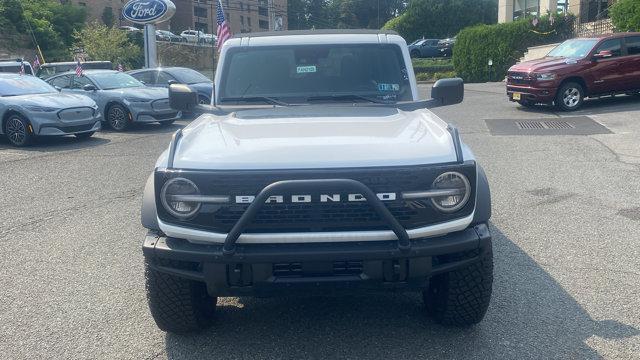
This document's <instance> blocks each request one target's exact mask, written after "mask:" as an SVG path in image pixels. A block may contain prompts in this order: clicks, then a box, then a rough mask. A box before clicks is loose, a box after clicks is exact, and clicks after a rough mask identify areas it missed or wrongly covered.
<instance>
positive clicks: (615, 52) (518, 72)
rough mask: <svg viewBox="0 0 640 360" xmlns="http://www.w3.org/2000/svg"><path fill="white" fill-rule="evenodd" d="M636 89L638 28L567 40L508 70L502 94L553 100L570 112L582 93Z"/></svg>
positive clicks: (529, 102)
mask: <svg viewBox="0 0 640 360" xmlns="http://www.w3.org/2000/svg"><path fill="white" fill-rule="evenodd" d="M639 91H640V33H617V34H612V35H603V36H600V37H594V38H576V39H571V40H567V41H565V42H563V43H562V44H560V45H558V46H557V47H556V48H554V49H553V50H551V52H549V54H547V56H545V57H544V58H542V59H538V60H531V61H525V62H522V63H519V64H516V65H514V66H512V67H511V68H510V69H509V71H508V73H507V96H508V97H509V100H511V101H515V102H518V103H520V104H521V105H523V106H533V105H535V104H538V103H543V104H555V105H556V106H557V107H558V108H560V109H562V110H565V111H572V110H577V109H579V108H580V106H582V104H583V101H584V99H585V98H587V97H599V96H605V95H612V94H622V93H629V94H637V93H638V92H639Z"/></svg>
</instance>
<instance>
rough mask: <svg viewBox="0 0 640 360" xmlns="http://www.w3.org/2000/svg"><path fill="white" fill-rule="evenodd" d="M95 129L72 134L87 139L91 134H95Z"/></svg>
mask: <svg viewBox="0 0 640 360" xmlns="http://www.w3.org/2000/svg"><path fill="white" fill-rule="evenodd" d="M95 133H96V132H95V131H89V132H85V133H80V134H74V135H75V136H76V137H77V138H78V139H81V140H84V139H88V138H90V137H92V136H93V134H95Z"/></svg>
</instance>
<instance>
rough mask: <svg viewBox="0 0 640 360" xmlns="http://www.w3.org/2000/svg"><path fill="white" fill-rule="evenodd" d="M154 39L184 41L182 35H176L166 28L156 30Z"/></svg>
mask: <svg viewBox="0 0 640 360" xmlns="http://www.w3.org/2000/svg"><path fill="white" fill-rule="evenodd" d="M156 39H157V40H160V41H168V42H183V41H186V40H185V38H183V37H182V36H178V35H176V34H174V33H172V32H171V31H168V30H156Z"/></svg>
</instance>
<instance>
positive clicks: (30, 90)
mask: <svg viewBox="0 0 640 360" xmlns="http://www.w3.org/2000/svg"><path fill="white" fill-rule="evenodd" d="M57 92H58V91H57V90H56V89H55V88H53V87H52V86H51V85H49V84H47V83H46V82H44V81H42V80H40V79H38V78H37V77H34V76H26V75H25V76H19V75H17V76H16V77H14V78H6V77H0V96H17V95H33V94H48V93H57Z"/></svg>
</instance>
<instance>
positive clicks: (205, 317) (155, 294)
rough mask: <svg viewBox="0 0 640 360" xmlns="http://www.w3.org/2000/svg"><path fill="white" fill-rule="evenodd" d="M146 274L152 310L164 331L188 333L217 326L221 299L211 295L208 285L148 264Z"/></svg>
mask: <svg viewBox="0 0 640 360" xmlns="http://www.w3.org/2000/svg"><path fill="white" fill-rule="evenodd" d="M145 275H146V279H147V283H146V288H147V301H148V302H149V309H150V310H151V315H152V316H153V319H154V320H155V322H156V324H157V325H158V327H159V328H160V329H161V330H163V331H167V332H170V333H175V334H185V333H191V332H196V331H200V330H204V329H206V328H208V327H210V326H211V325H212V324H213V318H214V313H215V308H216V302H217V298H215V297H211V296H209V294H207V288H206V286H205V284H204V283H202V282H198V281H192V280H187V279H183V278H179V277H176V276H172V275H168V274H165V273H162V272H159V271H156V270H154V269H152V268H151V267H150V265H149V263H148V261H145Z"/></svg>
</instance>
